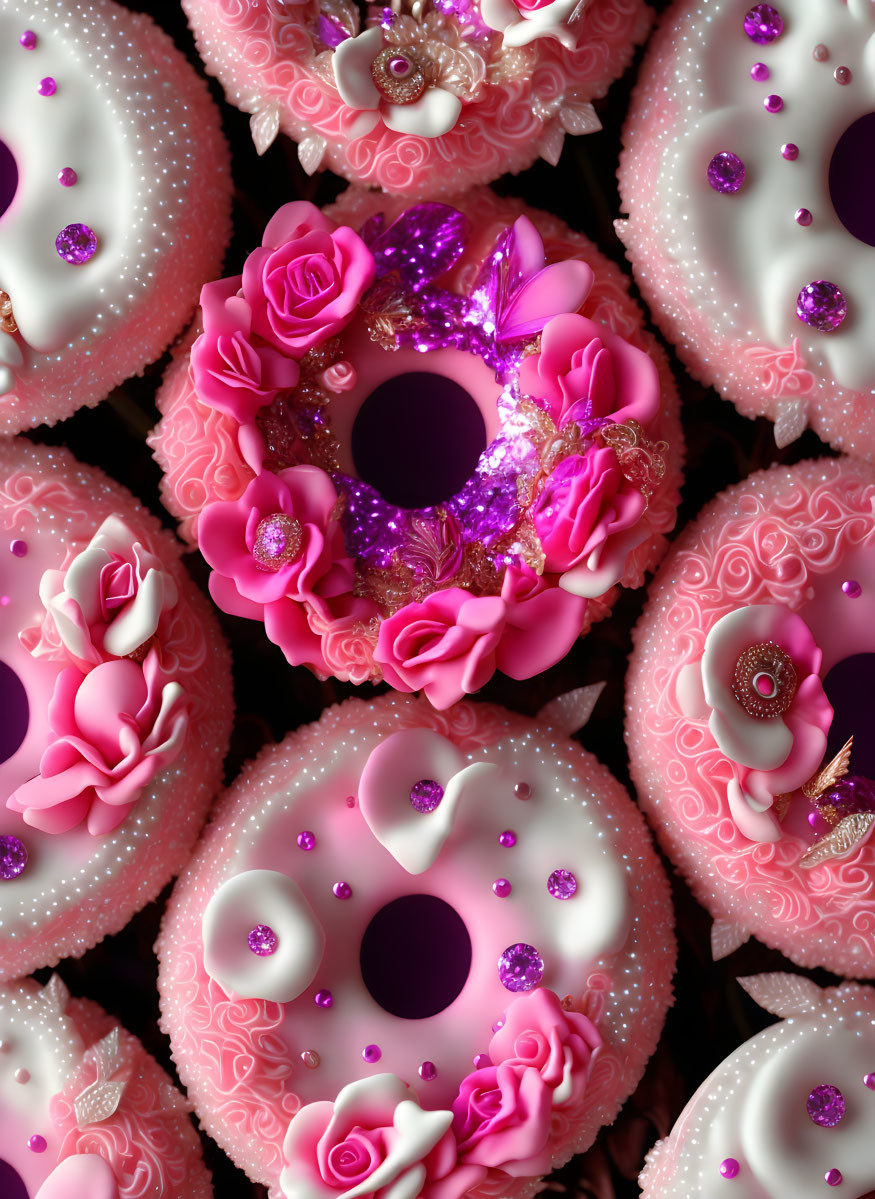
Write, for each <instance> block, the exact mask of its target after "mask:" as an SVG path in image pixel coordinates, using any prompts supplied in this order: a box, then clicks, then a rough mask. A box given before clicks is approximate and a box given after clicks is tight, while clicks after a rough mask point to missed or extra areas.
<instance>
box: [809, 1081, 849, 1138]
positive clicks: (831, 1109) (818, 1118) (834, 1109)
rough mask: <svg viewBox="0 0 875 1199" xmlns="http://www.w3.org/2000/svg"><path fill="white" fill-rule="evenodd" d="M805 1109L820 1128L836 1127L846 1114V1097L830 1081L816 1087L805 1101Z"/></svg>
mask: <svg viewBox="0 0 875 1199" xmlns="http://www.w3.org/2000/svg"><path fill="white" fill-rule="evenodd" d="M805 1110H806V1111H807V1112H808V1115H809V1116H810V1117H811V1119H812V1121H813V1122H814V1123H815V1124H817V1125H819V1127H820V1128H835V1126H836V1124H838V1122H839V1121H840V1120H842V1119H844V1115H845V1097H844V1095H843V1094H842V1093H841V1091H840V1090H839V1089H838V1087H834V1086H832V1085H831V1084H830V1083H827V1082H822V1083H821V1084H820V1086H818V1087H815V1088H814V1090H813V1091H812V1092H811V1094H810V1095H809V1096H808V1099H807V1100H806V1101H805Z"/></svg>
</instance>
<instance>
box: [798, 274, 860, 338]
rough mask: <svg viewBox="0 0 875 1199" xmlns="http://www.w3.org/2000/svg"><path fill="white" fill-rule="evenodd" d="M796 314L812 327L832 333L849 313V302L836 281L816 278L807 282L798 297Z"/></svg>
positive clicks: (822, 331)
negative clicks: (831, 281)
mask: <svg viewBox="0 0 875 1199" xmlns="http://www.w3.org/2000/svg"><path fill="white" fill-rule="evenodd" d="M796 315H797V316H798V317H799V319H800V321H802V322H803V324H806V325H810V326H811V327H812V329H819V330H820V331H821V333H831V332H832V330H833V329H838V327H839V325H840V324H841V323H842V321H843V320H844V319H845V317H846V316H847V315H848V302H847V300H846V299H845V297H844V296H843V295H842V293H841V292H840V291H839V289H838V288H837V287H836V285H835V284H834V283H830V282H829V281H828V280H827V279H815V281H814V282H813V283H806V284H805V286H804V287H803V288H802V290H801V291H800V293H799V295H798V296H797V297H796Z"/></svg>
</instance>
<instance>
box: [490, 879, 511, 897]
mask: <svg viewBox="0 0 875 1199" xmlns="http://www.w3.org/2000/svg"><path fill="white" fill-rule="evenodd" d="M492 890H493V891H494V892H495V894H496V895H497V896H498V898H499V899H507V897H508V895H510V893H511V890H512V887H511V885H510V883H509V882H508V880H507V879H506V878H497V879H496V880H495V882H494V883H493V884H492Z"/></svg>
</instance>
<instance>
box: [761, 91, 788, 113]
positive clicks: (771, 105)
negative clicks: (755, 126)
mask: <svg viewBox="0 0 875 1199" xmlns="http://www.w3.org/2000/svg"><path fill="white" fill-rule="evenodd" d="M783 107H784V101H783V100H782V99H781V97H780V96H776V95H771V96H766V98H765V100H763V108H764V109H765V110H766V112H780V111H781V109H782V108H783Z"/></svg>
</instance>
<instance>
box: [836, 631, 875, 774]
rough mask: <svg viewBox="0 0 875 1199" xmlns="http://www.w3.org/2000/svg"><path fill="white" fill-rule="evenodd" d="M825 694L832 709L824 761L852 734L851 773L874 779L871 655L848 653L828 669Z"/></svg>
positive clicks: (874, 669) (874, 659) (874, 665)
mask: <svg viewBox="0 0 875 1199" xmlns="http://www.w3.org/2000/svg"><path fill="white" fill-rule="evenodd" d="M823 689H824V691H825V692H826V697H827V699H828V700H829V702H830V703H831V704H832V706H833V708H834V709H835V716H834V717H833V721H832V724H831V725H830V729H829V735H828V737H827V743H826V760H827V761H830V759H831V758H832V757H833V756H834V755H835V754H837V753H838V752H839V750H840V749H841V747H842V746H843V745H844V743H845V742H846V741H847V739H848V737H850V736H851V734H853V737H854V747H853V749H852V751H851V771H850V772H851V774H855V775H864V776H865V777H866V778H869V779H875V738H873V737H872V736H871V730H872V728H873V727H875V654H851V655H850V657H848V658H842V659H841V661H839V662H836V664H835V666H833V667H832V669H831V670H829V671H828V673H827V675H826V678H825V679H824V680H823Z"/></svg>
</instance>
